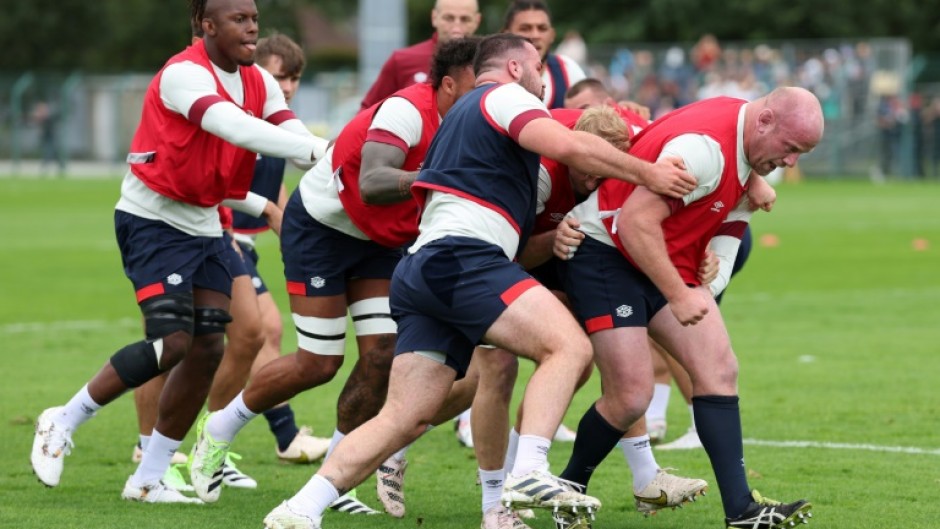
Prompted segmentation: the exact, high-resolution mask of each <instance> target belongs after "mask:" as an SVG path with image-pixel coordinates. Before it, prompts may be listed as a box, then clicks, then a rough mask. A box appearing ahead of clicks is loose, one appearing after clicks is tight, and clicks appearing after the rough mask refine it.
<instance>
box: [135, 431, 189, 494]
mask: <svg viewBox="0 0 940 529" xmlns="http://www.w3.org/2000/svg"><path fill="white" fill-rule="evenodd" d="M182 443H183V440H182V439H180V440H179V441H177V440H175V439H170V438H169V437H166V436H164V435H162V434H161V433H160V432H158V431H156V430H154V431H153V433H152V434H151V435H150V442H149V443H147V449H146V450H144V457H143V458H142V459H141V460H140V464H139V465H137V470H136V471H135V472H134V475H133V476H132V477H131V483H132V484H133V485H134V486H137V487H140V486H142V485H145V484H147V483H154V482H156V481H160V480H161V479H163V475H164V474H166V471H167V469H168V468H170V460H171V459H173V454H174V453H176V449H177V448H179V447H180V444H182Z"/></svg>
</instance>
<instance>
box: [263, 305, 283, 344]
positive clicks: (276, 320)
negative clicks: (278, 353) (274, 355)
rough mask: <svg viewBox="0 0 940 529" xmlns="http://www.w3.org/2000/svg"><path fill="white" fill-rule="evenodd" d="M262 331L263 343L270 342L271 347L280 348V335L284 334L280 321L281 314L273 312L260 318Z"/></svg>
mask: <svg viewBox="0 0 940 529" xmlns="http://www.w3.org/2000/svg"><path fill="white" fill-rule="evenodd" d="M262 333H263V334H264V341H265V343H268V344H271V347H272V348H275V349H277V350H280V349H281V337H282V336H283V335H284V323H283V322H282V321H281V314H280V313H279V312H275V313H273V314H270V315H265V316H264V318H263V320H262Z"/></svg>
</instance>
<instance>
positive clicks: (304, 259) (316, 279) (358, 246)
mask: <svg viewBox="0 0 940 529" xmlns="http://www.w3.org/2000/svg"><path fill="white" fill-rule="evenodd" d="M401 256H402V249H401V248H387V247H385V246H382V245H381V244H378V243H375V242H372V241H365V240H362V239H357V238H355V237H350V236H349V235H346V234H345V233H342V232H339V231H336V230H334V229H333V228H330V227H329V226H325V225H323V224H321V223H319V222H317V220H316V219H314V218H313V217H311V216H310V214H309V213H307V210H306V209H305V208H304V204H303V201H302V200H301V198H300V193H299V192H296V191H295V192H294V193H293V194H292V195H291V197H290V200H289V201H288V202H287V208H286V209H285V210H284V219H283V220H282V221H281V257H282V259H283V260H284V277H286V278H287V291H288V292H289V293H291V294H295V295H299V296H335V295H338V294H344V293H345V292H346V283H347V282H349V281H350V280H353V279H391V277H392V272H393V271H394V270H395V265H397V264H398V261H400V260H401Z"/></svg>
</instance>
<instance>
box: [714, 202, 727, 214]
mask: <svg viewBox="0 0 940 529" xmlns="http://www.w3.org/2000/svg"><path fill="white" fill-rule="evenodd" d="M723 207H725V203H724V202H722V201H720V200H718V201H717V202H715V203H714V204H712V211H714V212H715V213H721V208H723Z"/></svg>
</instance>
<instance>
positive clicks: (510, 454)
mask: <svg viewBox="0 0 940 529" xmlns="http://www.w3.org/2000/svg"><path fill="white" fill-rule="evenodd" d="M518 450H519V432H517V431H516V429H515V428H510V430H509V444H508V445H507V446H506V459H505V460H504V461H503V475H504V476H505V475H507V474H509V472H510V471H512V467H513V466H514V465H515V464H516V452H517V451H518Z"/></svg>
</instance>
